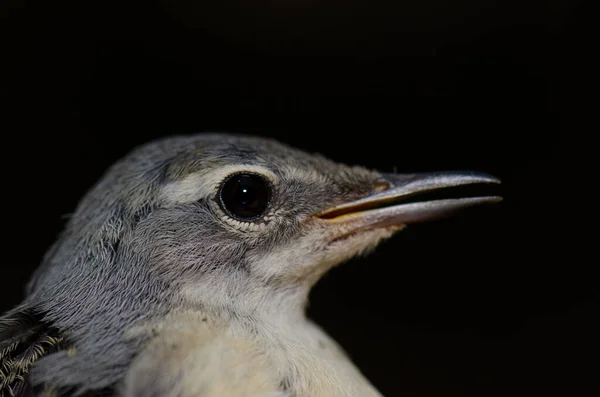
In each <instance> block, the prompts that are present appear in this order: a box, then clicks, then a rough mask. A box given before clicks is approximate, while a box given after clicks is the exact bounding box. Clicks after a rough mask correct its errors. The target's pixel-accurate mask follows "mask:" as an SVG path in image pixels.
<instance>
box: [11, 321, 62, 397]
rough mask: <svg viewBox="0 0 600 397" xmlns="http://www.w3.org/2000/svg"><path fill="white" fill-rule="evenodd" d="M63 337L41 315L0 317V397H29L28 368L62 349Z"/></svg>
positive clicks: (30, 391)
mask: <svg viewBox="0 0 600 397" xmlns="http://www.w3.org/2000/svg"><path fill="white" fill-rule="evenodd" d="M63 343H64V337H63V336H61V335H60V333H59V332H58V330H57V329H56V328H54V327H53V326H52V325H51V324H49V323H47V322H45V321H44V320H43V314H42V313H37V312H35V311H33V310H30V309H21V310H16V311H13V312H9V313H8V314H6V315H4V316H2V317H0V397H9V396H10V397H13V396H14V397H29V396H31V395H32V394H33V392H32V389H31V387H30V385H29V382H28V374H29V368H30V367H31V364H33V363H34V362H35V361H36V360H37V359H39V358H40V357H43V356H45V355H47V354H49V353H52V352H54V351H57V350H59V349H61V348H62V347H63Z"/></svg>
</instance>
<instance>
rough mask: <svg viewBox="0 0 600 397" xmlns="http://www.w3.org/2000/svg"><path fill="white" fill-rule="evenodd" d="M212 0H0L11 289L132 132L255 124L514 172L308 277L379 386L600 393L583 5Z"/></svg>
mask: <svg viewBox="0 0 600 397" xmlns="http://www.w3.org/2000/svg"><path fill="white" fill-rule="evenodd" d="M210 3H215V4H210V5H208V2H205V1H202V0H196V1H190V0H173V1H169V0H164V1H162V2H160V1H145V2H140V3H135V2H132V1H120V2H116V1H103V2H76V1H72V2H66V1H44V2H42V1H39V2H33V1H13V0H11V1H8V2H7V1H4V2H3V3H2V6H1V7H0V18H1V19H0V44H1V47H0V73H1V74H0V76H1V78H0V101H1V103H0V105H1V108H0V109H1V111H0V131H2V146H1V147H2V156H1V161H2V173H3V175H2V195H1V196H2V206H3V209H4V214H3V222H2V226H3V238H2V257H1V259H0V266H1V268H0V269H1V272H0V277H1V278H2V283H1V287H0V289H1V300H0V309H1V310H2V311H4V310H6V309H8V308H10V307H11V306H13V305H15V304H16V303H17V302H19V300H20V299H21V298H22V293H23V286H24V283H25V282H26V280H27V279H28V277H29V275H30V273H31V272H32V270H33V269H34V268H35V267H36V266H37V264H38V263H39V261H40V258H41V256H42V255H43V253H44V251H45V250H46V249H47V247H48V246H49V245H50V244H51V243H52V241H53V240H54V239H55V237H56V235H57V233H58V232H59V231H60V230H61V228H62V227H63V225H64V215H65V214H68V213H70V212H71V211H72V210H73V208H74V207H75V205H76V203H77V200H78V199H79V198H80V197H81V196H82V194H84V192H85V191H86V190H87V189H88V188H89V187H90V186H91V184H92V183H94V182H95V181H96V180H97V179H98V178H99V177H100V175H101V173H102V172H103V170H104V169H105V168H106V167H107V166H108V165H109V164H111V163H112V162H113V161H115V160H116V159H118V158H119V157H121V156H123V155H124V154H125V153H127V152H128V151H129V150H130V149H131V148H132V147H133V146H135V145H137V144H140V143H143V142H146V141H148V140H151V139H153V138H156V137H159V136H163V135H166V134H171V133H192V132H201V131H232V132H244V133H252V134H260V135H264V136H271V137H275V138H277V139H279V140H282V141H285V142H287V143H290V144H292V145H295V146H298V147H301V148H303V149H306V150H309V151H318V152H321V153H323V154H325V155H327V156H329V157H331V158H333V159H335V160H338V161H343V162H348V163H354V164H362V165H366V166H369V167H371V168H377V169H380V170H381V171H387V172H390V171H392V170H393V169H394V168H396V169H397V170H398V171H399V172H403V171H431V170H452V169H473V170H479V171H485V172H489V173H492V174H494V175H497V176H498V177H500V178H501V179H502V180H503V182H504V184H503V187H502V194H503V195H504V197H505V201H504V202H503V203H501V204H499V205H496V206H493V207H486V208H482V209H479V210H473V211H470V212H468V213H464V214H463V215H462V216H459V217H455V218H451V219H446V220H442V221H438V222H435V223H430V224H426V225H418V226H412V227H409V228H408V229H407V230H406V231H404V232H403V233H401V234H399V235H398V236H397V237H395V238H394V239H392V240H390V241H388V242H386V243H384V244H383V245H382V246H381V247H380V248H379V249H378V250H377V251H376V253H374V254H372V255H371V256H369V257H367V258H365V259H360V260H354V261H351V262H350V263H347V264H346V265H344V266H341V267H338V268H336V269H335V270H333V271H332V272H331V273H330V274H328V275H327V276H326V277H325V279H324V280H322V282H321V283H319V285H318V286H317V287H316V289H315V290H314V292H313V294H312V305H311V307H310V310H309V313H310V315H311V316H312V317H313V318H315V319H316V320H317V322H318V323H320V324H322V325H323V326H324V327H325V328H326V329H327V330H328V332H330V333H331V334H332V335H333V336H334V337H335V338H336V339H337V340H338V341H340V343H341V344H342V345H343V346H344V347H345V348H346V349H347V350H348V352H349V353H350V355H351V356H352V357H353V359H354V360H355V361H356V363H357V364H358V366H359V367H360V368H361V369H362V370H363V371H364V373H365V374H366V375H367V376H368V377H369V378H370V379H371V380H372V381H373V383H374V384H375V385H376V386H377V387H378V388H379V389H380V390H381V391H382V393H383V394H384V395H386V396H448V395H452V396H454V395H456V396H462V395H465V396H466V395H473V396H490V395H581V394H579V393H580V392H581V391H583V390H586V389H587V390H588V392H589V391H591V389H590V388H591V387H594V388H595V390H594V391H593V392H592V393H591V394H595V393H597V392H598V385H597V382H595V380H597V379H598V372H597V370H598V367H597V363H598V355H597V350H596V349H597V347H598V343H597V340H598V335H599V331H600V327H599V325H598V321H597V315H598V309H599V292H598V287H597V279H596V278H594V277H592V266H593V264H594V263H596V264H597V256H591V252H590V251H591V250H590V249H587V247H589V246H591V244H592V242H591V235H592V234H593V233H597V232H595V231H594V228H595V227H596V225H595V224H594V222H592V221H591V219H592V218H591V209H590V208H591V206H592V205H597V203H596V201H597V196H594V195H593V194H592V191H593V188H594V187H595V186H594V183H595V180H596V176H595V175H594V174H595V173H594V172H592V158H593V157H592V151H593V145H592V144H591V142H589V141H588V139H587V138H586V135H588V134H590V133H591V132H592V124H591V117H590V118H589V119H588V117H587V116H588V111H589V110H591V109H592V100H591V99H588V98H586V91H587V87H588V86H589V84H590V81H591V80H590V78H591V74H592V73H591V72H592V71H593V68H592V66H591V65H590V64H589V62H588V61H589V60H590V59H591V57H592V56H593V51H594V47H593V46H589V45H588V44H587V43H585V38H586V37H589V33H590V32H589V31H590V29H589V26H590V24H586V23H584V22H583V18H582V16H583V12H581V11H580V10H579V4H578V2H577V1H541V0H539V1H535V0H522V1H503V2H495V1H491V0H478V1H476V0H457V1H442V0H421V1H417V0H405V1H395V2H391V1H390V2H373V1H366V0H363V1H362V2H359V1H348V0H346V1H342V0H339V1H319V2H315V1H310V0H289V1H280V2H252V1H239V2H235V1H230V0H227V1H213V2H210ZM392 4H395V5H394V6H392ZM590 54H591V55H590ZM596 99H597V98H596ZM588 227H590V228H591V230H590V231H589V232H588V231H587V228H588Z"/></svg>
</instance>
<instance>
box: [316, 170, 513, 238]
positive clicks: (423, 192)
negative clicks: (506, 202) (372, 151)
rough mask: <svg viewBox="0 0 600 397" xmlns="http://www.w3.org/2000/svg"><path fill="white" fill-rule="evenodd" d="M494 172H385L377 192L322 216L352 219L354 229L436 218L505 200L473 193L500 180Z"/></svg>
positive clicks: (329, 220)
mask: <svg viewBox="0 0 600 397" xmlns="http://www.w3.org/2000/svg"><path fill="white" fill-rule="evenodd" d="M498 183H500V180H498V179H497V178H495V177H492V176H490V175H486V174H481V173H473V172H436V173H418V174H382V178H381V179H380V180H378V181H377V182H376V183H375V187H374V190H373V193H372V194H370V195H369V196H367V197H363V198H361V199H359V200H356V201H352V202H348V203H344V204H341V205H338V206H335V207H333V208H329V209H327V210H325V211H323V212H321V213H320V214H318V218H320V219H323V220H326V221H328V222H334V223H338V222H344V223H347V222H350V223H352V224H353V227H352V229H354V230H355V231H356V229H361V230H362V229H365V228H367V229H373V228H380V227H388V226H401V225H404V224H408V223H415V222H423V221H429V220H433V219H436V218H439V217H442V216H447V215H450V214H452V213H454V212H455V211H457V210H460V209H464V208H467V207H472V206H475V205H479V204H486V203H495V202H498V201H500V200H502V198H501V197H499V196H495V195H481V194H480V193H479V194H476V195H473V194H471V193H472V192H470V190H469V189H466V187H467V186H468V187H469V188H470V189H473V188H476V187H478V188H481V187H482V185H483V186H486V187H488V188H489V187H490V184H498Z"/></svg>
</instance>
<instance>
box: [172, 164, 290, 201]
mask: <svg viewBox="0 0 600 397" xmlns="http://www.w3.org/2000/svg"><path fill="white" fill-rule="evenodd" d="M238 172H254V173H257V174H260V175H264V176H265V177H266V178H268V179H269V180H270V181H271V183H273V184H275V183H276V182H277V179H278V178H277V176H276V175H275V174H274V173H273V172H272V171H270V170H269V169H268V168H265V167H261V166H257V165H252V164H231V165H226V166H221V167H219V168H218V169H215V170H212V171H208V172H203V171H198V172H194V173H191V174H189V175H187V176H186V177H185V178H183V179H181V180H179V181H174V182H169V183H168V184H166V185H165V186H164V187H163V189H162V192H161V199H162V200H161V201H164V202H168V203H172V204H185V203H191V202H194V201H198V200H200V199H202V198H206V197H210V196H213V195H214V194H215V193H216V192H217V188H218V186H219V184H220V183H221V182H222V181H223V180H224V179H225V178H226V177H227V176H229V175H231V174H234V173H238Z"/></svg>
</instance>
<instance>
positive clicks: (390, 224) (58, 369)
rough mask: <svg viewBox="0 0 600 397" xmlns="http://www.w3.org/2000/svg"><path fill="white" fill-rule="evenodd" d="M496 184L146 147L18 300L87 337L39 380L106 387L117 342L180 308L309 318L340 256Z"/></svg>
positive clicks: (242, 144) (225, 149) (257, 147)
mask: <svg viewBox="0 0 600 397" xmlns="http://www.w3.org/2000/svg"><path fill="white" fill-rule="evenodd" d="M496 182H498V181H497V179H495V178H493V177H490V176H487V175H483V174H476V173H428V174H396V173H394V174H383V173H380V172H377V171H373V170H369V169H366V168H363V167H360V166H348V165H343V164H339V163H336V162H333V161H331V160H328V159H326V158H324V157H322V156H320V155H316V154H308V153H306V152H303V151H300V150H297V149H294V148H291V147H289V146H286V145H284V144H281V143H278V142H276V141H273V140H269V139H263V138H257V137H248V136H240V135H230V134H202V135H195V136H181V137H169V138H165V139H163V140H159V141H155V142H152V143H149V144H146V145H144V146H141V147H139V148H137V149H135V150H134V151H133V152H131V153H130V154H129V155H127V156H126V157H124V158H123V159H122V160H120V161H119V162H117V163H116V164H114V165H113V166H112V167H111V168H110V169H109V170H108V171H107V172H106V174H105V175H104V176H103V177H102V178H101V180H100V181H99V182H98V183H97V184H96V185H95V186H94V187H93V188H92V189H91V190H90V191H89V192H88V193H87V194H86V196H85V197H84V198H83V199H82V200H81V202H80V203H79V205H78V207H77V209H76V210H75V212H74V213H73V214H72V216H71V217H70V219H69V221H68V223H67V225H66V228H65V230H64V232H63V233H62V235H61V237H60V238H59V239H58V241H57V242H56V244H55V245H54V246H53V247H52V248H51V249H50V250H49V252H48V253H47V255H46V257H45V258H44V260H43V263H42V266H41V267H40V268H39V269H38V271H37V272H36V273H35V274H34V277H33V278H32V281H31V282H30V284H29V287H28V295H27V298H26V300H25V302H24V303H23V305H22V306H21V307H20V308H21V310H25V309H27V310H34V311H36V312H40V313H43V314H44V321H50V322H51V323H52V324H53V326H55V327H57V328H58V329H61V330H65V333H66V334H68V338H69V340H70V341H71V343H73V344H74V345H75V346H78V354H77V356H76V357H75V358H74V359H71V360H66V359H64V356H65V354H67V353H64V352H59V353H55V354H52V355H49V356H47V357H44V358H42V359H41V360H40V363H39V365H38V366H37V379H39V380H40V381H44V380H51V379H59V378H60V379H63V382H65V383H67V384H68V383H69V382H70V383H72V384H78V382H79V383H81V380H82V379H85V382H84V383H86V384H88V385H94V384H95V383H94V382H96V383H97V385H96V386H102V384H103V383H106V380H107V379H109V380H110V379H114V378H116V377H118V376H119V374H120V372H118V371H122V369H120V367H119V365H121V364H122V365H125V364H126V363H127V362H128V361H129V360H130V359H131V357H132V356H133V355H134V354H135V351H136V347H135V344H134V345H126V344H123V345H122V346H121V345H115V341H116V340H119V341H120V340H122V334H123V333H124V332H125V331H126V330H127V329H128V328H129V327H131V326H132V325H133V324H134V323H136V322H137V321H139V320H148V319H151V318H153V317H160V316H164V315H165V313H168V312H170V311H172V310H174V309H176V308H180V307H185V308H194V307H197V308H203V310H209V311H213V312H218V313H229V314H228V315H235V316H243V315H244V314H249V315H252V316H263V317H265V318H270V319H274V320H276V319H285V318H286V316H303V315H304V305H305V303H306V299H307V296H308V293H309V291H310V289H311V287H312V286H313V285H314V284H315V282H316V281H318V279H319V278H320V277H321V276H322V275H323V274H324V273H325V272H327V271H328V270H329V269H331V268H332V267H333V266H335V265H337V264H339V263H341V262H343V261H345V260H347V259H349V258H351V257H354V256H356V255H359V254H362V253H366V252H368V251H369V250H371V249H373V248H374V247H375V246H377V244H378V243H379V242H381V241H382V240H383V239H386V238H389V237H390V236H392V235H393V234H394V233H395V232H397V231H399V230H401V229H402V228H403V227H404V225H406V224H409V223H412V222H418V221H425V220H430V219H433V218H436V217H439V216H442V215H446V214H449V213H451V212H453V211H455V210H457V209H461V208H464V207H469V206H472V205H475V204H481V203H489V202H494V201H497V200H498V197H494V196H480V197H449V198H448V197H447V198H442V199H440V198H439V197H437V199H435V200H428V199H426V197H427V196H426V195H423V194H424V193H427V192H432V191H442V190H444V189H445V188H451V187H456V186H463V185H472V184H489V183H496ZM84 342H85V343H84ZM115 346H116V347H115ZM78 360H79V361H78ZM103 360H105V361H106V362H105V365H103V364H102V362H103ZM91 362H93V363H94V365H93V366H92V365H91V364H90V363H91ZM85 368H87V370H85ZM98 368H104V369H103V370H100V371H99V370H98ZM86 371H87V372H86ZM111 371H115V372H114V373H112V372H111ZM77 374H80V375H77ZM81 374H85V377H83V375H81ZM78 376H79V377H80V378H81V379H79V378H78ZM96 378H97V379H96Z"/></svg>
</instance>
